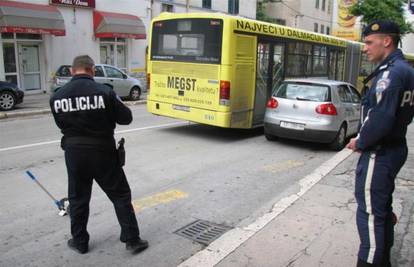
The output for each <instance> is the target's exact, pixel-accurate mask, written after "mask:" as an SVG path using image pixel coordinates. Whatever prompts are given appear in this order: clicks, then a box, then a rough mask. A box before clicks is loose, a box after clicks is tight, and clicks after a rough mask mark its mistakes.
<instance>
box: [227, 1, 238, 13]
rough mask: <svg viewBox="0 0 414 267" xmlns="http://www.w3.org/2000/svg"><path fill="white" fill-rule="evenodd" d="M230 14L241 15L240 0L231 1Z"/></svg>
mask: <svg viewBox="0 0 414 267" xmlns="http://www.w3.org/2000/svg"><path fill="white" fill-rule="evenodd" d="M228 6H229V13H230V14H235V15H237V14H239V0H229V5H228Z"/></svg>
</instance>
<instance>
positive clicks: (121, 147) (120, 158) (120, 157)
mask: <svg viewBox="0 0 414 267" xmlns="http://www.w3.org/2000/svg"><path fill="white" fill-rule="evenodd" d="M124 144H125V139H124V138H123V137H122V138H121V140H119V141H118V148H117V149H116V151H117V152H118V161H119V165H120V166H121V167H122V166H124V165H125V147H124Z"/></svg>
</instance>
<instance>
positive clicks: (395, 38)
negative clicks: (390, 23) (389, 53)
mask: <svg viewBox="0 0 414 267" xmlns="http://www.w3.org/2000/svg"><path fill="white" fill-rule="evenodd" d="M388 35H389V36H390V37H391V39H392V42H393V44H394V46H395V47H396V48H398V45H399V44H400V42H401V36H400V35H399V34H388Z"/></svg>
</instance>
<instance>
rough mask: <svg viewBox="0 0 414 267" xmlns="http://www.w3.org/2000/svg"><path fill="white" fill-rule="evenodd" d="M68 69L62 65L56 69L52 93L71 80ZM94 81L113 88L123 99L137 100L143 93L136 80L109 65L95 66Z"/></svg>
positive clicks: (140, 85)
mask: <svg viewBox="0 0 414 267" xmlns="http://www.w3.org/2000/svg"><path fill="white" fill-rule="evenodd" d="M70 67H71V66H70V65H62V66H60V67H59V68H58V70H57V71H56V73H55V75H54V78H53V84H52V86H51V91H52V92H54V91H55V90H56V89H57V88H59V87H61V86H63V85H64V84H66V83H67V82H69V81H70V79H71V78H72V74H71V72H70ZM94 79H95V81H96V82H98V83H103V84H106V85H108V86H109V87H111V88H113V89H114V91H115V93H116V94H117V95H119V96H120V97H121V98H124V99H129V100H139V99H140V97H141V93H142V91H143V86H142V84H141V82H140V81H139V80H138V79H135V78H133V77H130V76H128V75H127V74H125V73H124V72H123V71H122V70H120V69H118V68H117V67H114V66H111V65H106V64H96V65H95V77H94Z"/></svg>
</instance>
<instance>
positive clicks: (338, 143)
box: [329, 124, 346, 151]
mask: <svg viewBox="0 0 414 267" xmlns="http://www.w3.org/2000/svg"><path fill="white" fill-rule="evenodd" d="M345 141H346V125H345V124H342V125H341V128H339V131H338V134H337V135H336V137H335V139H334V141H333V142H332V143H331V144H330V145H329V146H330V148H331V149H332V150H335V151H339V150H342V149H343V148H344V146H345Z"/></svg>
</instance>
